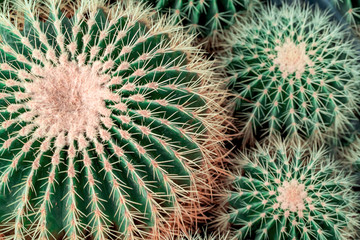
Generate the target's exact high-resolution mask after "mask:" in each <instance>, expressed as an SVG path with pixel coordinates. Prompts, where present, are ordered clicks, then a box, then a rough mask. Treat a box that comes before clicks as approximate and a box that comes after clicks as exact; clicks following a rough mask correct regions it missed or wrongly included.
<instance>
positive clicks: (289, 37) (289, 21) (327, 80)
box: [220, 1, 360, 142]
mask: <svg viewBox="0 0 360 240" xmlns="http://www.w3.org/2000/svg"><path fill="white" fill-rule="evenodd" d="M345 34H346V33H345V30H343V28H342V27H341V26H339V25H336V24H335V23H333V22H331V20H330V15H328V14H327V13H324V12H322V11H321V10H319V9H318V8H312V7H311V6H309V5H306V4H304V5H302V4H300V3H299V1H295V2H294V3H293V4H290V5H288V4H283V6H282V7H281V8H277V7H276V6H262V7H261V8H259V9H258V11H257V12H255V13H254V16H253V17H252V18H249V19H248V20H246V21H245V22H242V23H241V24H236V25H235V26H234V27H233V28H232V29H231V30H230V33H229V34H228V35H227V36H225V37H224V41H225V42H226V43H225V44H224V46H223V48H224V49H225V51H226V53H222V54H221V55H220V58H222V59H223V63H224V65H225V66H226V73H225V74H226V75H227V76H228V77H229V83H228V84H229V88H230V89H231V90H232V91H233V93H234V95H235V98H236V99H235V103H236V104H235V111H236V115H237V116H238V117H239V121H240V122H241V124H242V127H243V128H242V129H243V130H242V132H243V134H244V139H245V142H247V141H251V140H252V139H253V138H255V137H257V138H259V137H261V136H263V135H265V136H267V135H273V134H274V133H279V132H280V133H282V134H283V136H284V137H287V136H291V137H300V138H302V139H315V140H316V141H318V140H321V139H324V137H328V136H334V135H335V136H336V135H337V134H339V133H341V132H345V131H346V126H347V125H348V124H349V120H350V119H352V118H354V116H353V114H352V112H353V111H354V110H355V109H356V106H357V102H358V100H357V97H356V96H357V95H356V81H355V79H357V77H358V75H359V69H360V68H359V64H358V63H357V62H356V61H357V59H358V55H357V53H356V51H354V47H353V45H352V42H351V41H350V40H347V38H345V37H346V36H345ZM230 49H231V50H232V51H231V53H230V54H227V52H230V51H229V50H230Z"/></svg>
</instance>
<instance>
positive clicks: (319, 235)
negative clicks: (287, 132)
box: [218, 140, 359, 240]
mask: <svg viewBox="0 0 360 240" xmlns="http://www.w3.org/2000/svg"><path fill="white" fill-rule="evenodd" d="M237 161H238V163H239V165H240V170H239V171H238V172H234V174H233V176H232V177H231V178H229V186H230V189H231V190H230V191H229V194H228V196H226V198H225V199H222V200H221V204H223V205H225V208H226V209H227V211H225V212H224V214H222V215H220V216H219V217H218V219H219V220H218V226H219V227H224V226H227V225H228V226H229V225H230V229H231V232H232V237H233V238H230V239H257V240H260V239H270V240H275V239H276V240H285V239H286V240H290V239H291V240H294V239H301V240H305V239H306V240H310V239H314V240H315V239H317V240H319V239H321V240H329V239H334V240H337V239H358V235H357V232H356V231H357V227H358V226H359V215H358V213H356V209H358V207H359V198H358V197H359V196H358V194H357V193H356V192H354V191H353V190H352V187H354V186H355V178H354V177H353V176H351V175H348V174H345V173H344V172H342V171H341V168H339V165H337V164H335V163H333V162H331V161H330V160H329V159H328V157H327V155H326V153H325V151H324V150H323V149H319V150H315V149H310V148H307V147H305V146H302V145H301V144H297V145H296V146H295V147H294V146H292V147H290V146H289V143H286V142H280V141H279V140H277V141H273V143H271V144H264V145H263V146H257V148H256V149H252V150H251V151H250V150H249V151H248V152H246V153H241V154H240V155H239V156H238V159H237Z"/></svg>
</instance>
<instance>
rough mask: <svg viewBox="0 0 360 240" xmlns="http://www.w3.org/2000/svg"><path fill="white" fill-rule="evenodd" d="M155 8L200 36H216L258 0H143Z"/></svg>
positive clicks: (251, 7)
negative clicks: (172, 15)
mask: <svg viewBox="0 0 360 240" xmlns="http://www.w3.org/2000/svg"><path fill="white" fill-rule="evenodd" d="M143 1H147V2H150V3H151V4H152V5H153V6H155V7H156V9H158V10H161V11H162V12H164V13H171V14H174V15H175V16H176V19H177V20H178V21H180V20H182V21H183V24H184V25H186V26H188V27H189V28H190V30H191V31H192V32H194V33H199V34H200V36H201V37H208V36H213V37H215V36H217V35H218V33H219V31H220V30H222V29H224V28H228V27H229V26H231V25H232V24H233V23H234V21H235V19H236V18H237V17H238V16H239V15H241V14H244V13H246V12H247V11H249V10H251V9H253V8H254V6H256V5H257V4H258V0H183V1H178V0H143Z"/></svg>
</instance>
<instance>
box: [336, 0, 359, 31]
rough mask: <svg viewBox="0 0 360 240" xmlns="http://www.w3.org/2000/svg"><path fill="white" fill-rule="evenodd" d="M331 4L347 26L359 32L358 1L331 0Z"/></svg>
mask: <svg viewBox="0 0 360 240" xmlns="http://www.w3.org/2000/svg"><path fill="white" fill-rule="evenodd" d="M330 2H331V4H332V5H333V6H334V7H335V9H337V10H338V11H339V12H340V13H341V14H342V15H343V20H345V21H346V23H347V24H350V25H351V26H353V27H354V28H355V29H356V31H357V32H359V24H360V1H358V0H331V1H330Z"/></svg>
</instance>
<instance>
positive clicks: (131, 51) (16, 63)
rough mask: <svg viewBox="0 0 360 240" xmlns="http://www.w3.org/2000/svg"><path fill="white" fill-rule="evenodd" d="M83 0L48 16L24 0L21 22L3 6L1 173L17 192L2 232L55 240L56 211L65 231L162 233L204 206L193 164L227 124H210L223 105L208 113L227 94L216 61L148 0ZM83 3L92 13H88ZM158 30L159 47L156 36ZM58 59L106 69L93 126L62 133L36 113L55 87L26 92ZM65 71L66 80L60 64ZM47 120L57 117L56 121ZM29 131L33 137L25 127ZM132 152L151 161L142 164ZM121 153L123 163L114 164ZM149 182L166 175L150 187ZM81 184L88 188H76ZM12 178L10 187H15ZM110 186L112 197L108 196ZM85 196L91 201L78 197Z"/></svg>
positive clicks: (207, 155) (55, 7)
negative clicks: (153, 12) (153, 14)
mask: <svg viewBox="0 0 360 240" xmlns="http://www.w3.org/2000/svg"><path fill="white" fill-rule="evenodd" d="M86 2H87V1H83V2H82V3H81V4H80V5H79V8H78V10H77V12H76V14H75V15H74V17H73V18H71V20H68V19H67V18H66V17H65V16H64V14H62V13H60V12H59V4H60V3H61V1H49V3H48V6H49V11H50V16H49V19H48V22H46V23H42V22H40V21H39V20H38V17H37V16H36V14H35V13H34V12H33V9H34V7H36V5H35V3H33V2H32V1H25V2H21V1H18V2H16V3H17V4H18V5H20V6H18V7H20V8H21V10H22V11H24V14H25V21H26V24H25V26H24V32H21V31H19V30H18V29H17V28H16V27H14V26H13V25H12V24H11V23H10V20H9V19H8V18H7V17H5V16H4V15H2V16H1V25H2V30H1V31H2V33H3V34H2V36H3V37H4V42H3V43H2V45H1V50H2V52H1V55H2V56H1V57H2V58H1V62H2V63H1V70H2V82H3V92H2V101H3V103H4V107H3V109H2V114H1V115H2V118H3V121H2V129H1V130H2V136H1V138H2V140H3V141H2V155H3V156H2V159H3V160H2V161H3V163H2V166H1V176H0V179H1V182H0V184H1V188H2V189H3V191H4V193H5V195H6V196H8V200H10V201H11V202H13V203H12V207H10V206H6V207H9V208H8V209H7V210H6V211H10V209H12V210H13V212H12V213H11V214H9V215H7V218H6V219H2V218H1V219H0V221H2V222H6V223H5V227H3V229H2V231H3V232H5V233H12V234H13V237H14V238H15V239H23V238H24V237H25V236H32V237H36V238H38V239H48V238H50V236H51V235H52V234H58V232H56V231H55V232H52V231H50V230H49V229H48V226H49V224H51V223H50V221H49V218H51V217H52V216H53V220H56V218H57V221H59V220H60V222H61V221H62V220H64V222H65V226H64V228H63V229H61V230H63V231H64V232H65V235H66V237H67V239H81V238H82V237H84V235H83V234H84V232H86V231H89V232H88V233H89V235H92V236H93V237H94V238H95V239H105V238H107V237H116V236H117V235H119V234H121V235H125V236H126V237H128V238H129V239H133V238H135V237H139V236H151V237H154V238H160V231H161V228H162V229H166V228H167V227H168V225H172V224H171V222H173V224H174V225H177V227H178V228H185V227H184V221H185V220H184V219H185V218H186V217H188V218H190V219H193V218H196V217H195V216H193V214H194V213H193V212H192V211H198V209H196V207H198V206H197V205H198V202H199V196H198V195H199V193H198V188H201V187H200V186H197V185H196V182H197V181H198V179H197V178H198V174H204V173H203V172H202V171H201V170H203V169H202V162H206V161H208V162H206V163H205V165H206V164H210V165H211V163H209V159H211V158H212V156H211V155H212V154H213V153H212V151H213V149H216V141H215V139H216V138H218V137H219V136H220V135H221V134H222V133H221V132H222V127H221V126H218V127H216V128H215V129H216V130H218V131H212V132H211V133H209V132H208V130H207V129H210V128H209V127H210V126H211V125H212V124H213V123H212V120H211V118H213V117H214V115H216V114H221V110H220V109H219V108H217V110H218V111H217V112H215V111H214V112H213V113H209V107H215V108H216V106H217V104H216V103H215V100H214V99H211V98H210V97H208V96H210V95H212V94H215V96H218V97H219V98H220V101H221V98H223V96H221V95H220V94H217V93H216V91H218V90H217V89H216V85H217V83H211V80H210V81H209V79H212V76H211V73H210V71H208V70H207V69H210V68H211V63H209V62H206V61H203V60H202V59H201V58H200V57H199V56H198V55H197V54H198V50H197V49H196V48H193V47H189V46H190V42H191V40H192V37H190V38H184V36H183V33H182V32H181V31H180V30H179V28H178V27H174V26H172V25H166V19H159V21H158V22H157V23H154V22H152V20H151V18H149V16H148V15H149V14H150V13H149V10H144V9H143V6H135V5H132V4H130V5H122V4H119V5H118V6H116V7H113V8H112V9H110V12H109V13H108V15H107V16H108V17H109V18H107V17H106V15H105V14H103V13H102V11H98V9H99V8H100V7H102V6H104V3H103V2H102V1H94V2H88V3H86ZM125 7H126V8H127V10H124V9H125ZM85 14H89V19H87V20H85V19H84V16H85ZM118 28H120V29H118ZM174 28H175V29H174ZM44 29H46V30H45V31H44ZM50 32H51V33H50ZM5 33H10V34H8V35H6V34H5ZM115 33H116V35H117V36H115ZM167 35H169V36H170V39H169V38H168V37H167ZM111 38H112V39H113V42H111ZM114 39H115V40H114ZM153 41H155V42H156V45H154V46H152V44H150V43H151V42H153ZM115 43H116V44H119V43H120V45H116V44H115ZM143 43H148V44H149V45H148V46H147V45H145V44H143ZM151 46H152V47H151ZM115 53H116V54H115ZM139 53H142V54H141V55H140V54H139ZM58 66H67V67H68V68H67V69H70V70H71V69H72V68H73V69H75V70H74V72H73V73H76V74H78V72H77V71H78V70H77V69H78V68H84V71H82V72H81V73H79V74H80V76H81V77H84V76H85V77H89V78H90V75H89V74H88V73H87V72H86V70H88V71H89V72H90V73H91V74H94V75H99V78H96V79H94V81H100V84H95V85H94V89H95V90H96V91H98V89H97V88H98V85H101V86H103V85H104V86H106V87H107V89H109V90H111V91H100V92H101V93H105V96H103V98H104V99H102V100H104V101H106V108H104V107H102V106H100V107H98V108H97V110H98V111H99V112H98V113H97V114H99V115H101V116H102V117H101V118H100V120H99V122H96V121H95V122H96V124H98V126H99V127H98V128H97V129H96V128H94V126H95V125H91V124H90V125H88V128H86V129H85V130H84V134H78V133H77V132H76V131H75V130H76V129H75V130H74V131H73V132H66V133H65V132H64V131H65V130H64V128H61V127H60V126H61V122H56V120H54V119H52V118H49V116H47V115H44V114H43V115H41V113H39V112H38V111H39V109H38V108H36V107H39V106H42V104H44V102H42V98H45V99H47V98H48V97H49V96H47V95H41V96H42V98H40V99H39V98H36V101H35V100H33V101H31V99H32V98H33V97H34V96H33V95H31V94H42V93H41V92H39V87H40V86H39V84H38V83H37V81H40V80H39V78H40V79H47V78H49V77H51V76H52V74H53V73H54V72H56V73H61V71H62V70H64V71H65V73H66V68H65V67H64V68H60V69H56V68H58ZM87 66H89V67H87ZM115 66H116V67H115ZM47 69H50V70H53V69H54V71H51V72H49V71H46V70H47ZM9 76H10V78H9ZM14 77H15V79H12V78H14ZM61 77H64V78H65V79H66V76H65V75H62V76H61ZM71 77H73V76H71ZM49 80H51V79H49ZM204 82H207V84H204ZM80 84H81V81H80ZM212 84H214V85H212ZM65 85H66V84H65ZM84 85H85V83H84ZM74 87H75V86H74ZM211 87H214V89H216V90H210V88H211ZM24 90H26V91H24ZM55 90H59V89H55ZM68 90H70V89H68ZM71 90H72V89H71ZM95 90H94V91H95ZM79 91H80V93H81V94H83V93H82V92H81V89H80V90H79ZM96 91H95V92H96ZM168 92H170V93H169V94H166V93H168ZM29 93H31V94H29ZM51 96H52V95H51ZM86 96H87V97H88V95H86ZM35 97H36V96H35ZM60 97H61V96H60ZM72 97H76V96H72ZM29 99H30V100H29ZM51 100H53V99H51ZM62 100H64V99H62ZM65 100H66V99H65ZM216 100H219V99H216ZM54 101H56V99H55V100H54ZM29 102H30V103H31V104H29V105H26V104H27V103H29ZM31 107H33V108H34V107H35V110H34V109H29V108H31ZM60 107H61V106H60ZM57 108H59V106H55V107H54V106H51V107H50V108H49V109H47V110H48V111H49V112H51V111H54V109H55V110H56V109H57ZM215 108H214V110H215ZM40 111H41V109H40ZM210 112H211V111H210ZM39 114H40V117H39ZM64 120H66V119H64ZM52 121H55V123H56V124H58V125H49V122H52ZM208 125H210V126H208ZM43 126H45V127H46V128H42V127H43ZM119 126H120V128H119ZM76 127H77V126H76ZM211 128H213V127H211ZM69 129H71V126H69ZM159 129H162V130H166V131H167V132H168V133H169V135H166V136H165V135H164V133H161V131H159ZM47 130H51V131H47ZM49 134H54V135H53V136H50V135H49ZM208 134H211V135H212V138H211V137H209V136H208ZM29 135H30V136H32V137H30V138H27V137H26V136H29ZM118 141H119V142H118ZM121 143H122V144H123V146H121V145H119V144H121ZM205 145H208V146H209V145H210V146H211V147H210V148H206V147H204V146H205ZM19 147H20V148H19ZM125 148H126V149H125ZM155 154H158V157H159V158H160V159H161V160H159V159H158V158H157V157H154V155H155ZM159 154H160V155H159ZM114 157H115V158H117V159H118V160H116V161H114V160H113V158H114ZM136 158H138V159H141V161H145V162H147V163H148V164H149V165H147V164H144V163H142V164H140V163H139V162H137V161H136V160H134V159H136ZM9 160H10V162H9ZM6 162H9V163H6ZM119 164H120V167H121V168H122V171H120V170H119V169H117V167H119ZM174 166H176V167H175V169H174ZM207 167H209V166H207ZM149 169H150V170H149ZM46 172H48V174H45V173H46ZM121 172H122V173H121ZM151 172H152V173H151ZM22 174H24V176H22ZM119 174H120V175H119ZM15 176H16V177H18V176H21V177H22V178H23V180H22V181H20V182H19V183H18V184H17V185H13V182H12V181H13V179H12V178H14V177H15ZM101 177H103V178H101ZM125 180H128V181H127V182H125ZM154 181H155V182H158V181H159V182H161V183H162V184H163V185H164V186H162V187H159V186H154V185H153V184H154V183H153V182H154ZM82 183H84V189H81V187H79V186H81V184H82ZM105 183H107V184H105ZM135 183H136V185H135ZM60 185H63V186H62V187H61V191H63V192H66V194H65V195H63V196H61V194H60V195H59V193H58V192H59V191H60V190H59V186H60ZM105 185H109V186H111V187H110V189H107V187H106V186H105ZM104 186H105V187H104ZM205 187H206V186H205ZM12 188H14V189H16V192H15V193H13V192H12V191H10V189H12ZM103 188H104V189H103ZM160 188H161V189H160ZM56 189H57V190H59V191H55V190H56ZM100 189H102V191H100ZM132 191H133V192H132ZM161 191H163V192H164V193H161ZM85 192H86V194H85V195H81V193H85ZM106 193H109V195H108V196H107V197H108V199H104V195H106ZM34 194H38V196H36V197H34V196H33V195H34ZM86 195H88V197H85V196H86ZM134 195H135V197H136V195H138V196H139V197H140V196H142V197H143V199H140V200H139V199H138V200H139V201H140V202H137V200H133V199H131V196H132V197H134ZM13 197H17V200H16V201H13ZM59 197H60V198H61V199H58V198H59ZM111 199H112V200H113V201H111ZM54 200H55V201H56V204H63V205H64V208H65V209H66V213H65V214H64V213H61V216H63V217H64V219H59V218H61V217H57V216H56V214H58V213H59V211H60V210H55V208H56V206H54V204H53V203H52V202H53V201H54ZM105 200H106V201H105ZM84 202H88V205H87V206H81V203H84ZM109 202H112V203H113V204H114V205H115V206H112V207H115V208H114V209H113V212H114V213H115V216H114V217H112V216H110V215H108V214H107V213H108V212H111V211H109V210H108V211H107V212H105V209H106V208H107V207H111V204H110V203H109ZM193 205H195V206H193ZM189 208H191V209H193V210H191V209H189ZM194 209H195V210H194ZM199 211H200V210H199ZM84 212H88V214H85V213H84ZM63 214H64V215H63ZM168 215H170V216H171V217H170V218H169V216H168ZM186 215H189V216H186ZM114 218H117V220H115V219H114ZM114 221H115V222H117V223H118V226H117V227H118V230H116V231H113V230H112V229H111V228H112V227H114V226H113V223H114ZM139 222H141V224H140V225H139ZM57 223H59V222H57ZM55 225H56V224H55ZM60 225H61V223H60ZM115 227H116V226H115ZM175 227H176V226H174V228H175ZM55 228H56V227H55ZM149 228H150V229H151V230H150V232H149V230H148V229H149ZM56 230H57V231H58V230H60V229H56ZM181 230H184V229H181Z"/></svg>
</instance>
